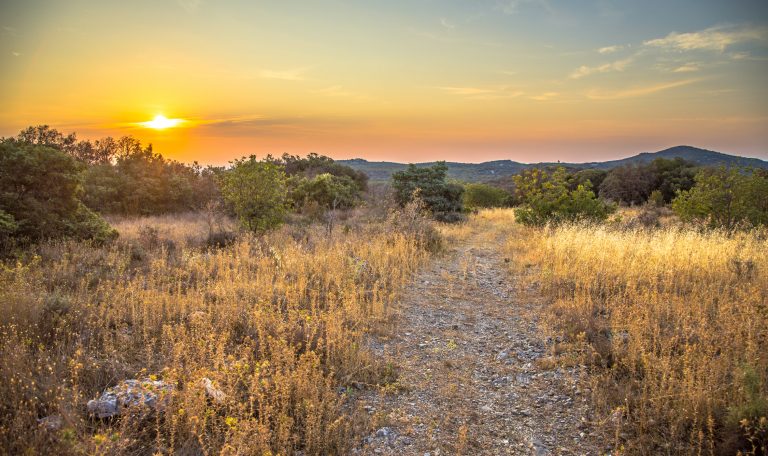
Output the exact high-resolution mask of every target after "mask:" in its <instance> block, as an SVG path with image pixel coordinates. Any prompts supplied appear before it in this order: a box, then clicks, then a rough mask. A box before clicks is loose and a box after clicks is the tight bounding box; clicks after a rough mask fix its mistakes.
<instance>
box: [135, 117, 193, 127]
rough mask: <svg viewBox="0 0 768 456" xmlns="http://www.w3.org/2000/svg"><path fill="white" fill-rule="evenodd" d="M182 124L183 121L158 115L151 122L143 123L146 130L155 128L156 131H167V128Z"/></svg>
mask: <svg viewBox="0 0 768 456" xmlns="http://www.w3.org/2000/svg"><path fill="white" fill-rule="evenodd" d="M182 122H183V120H182V119H169V118H167V117H165V116H164V115H162V114H158V115H156V116H155V118H154V119H152V120H150V121H147V122H141V125H142V126H144V127H146V128H153V129H155V130H165V129H167V128H173V127H176V126H178V125H179V124H180V123H182Z"/></svg>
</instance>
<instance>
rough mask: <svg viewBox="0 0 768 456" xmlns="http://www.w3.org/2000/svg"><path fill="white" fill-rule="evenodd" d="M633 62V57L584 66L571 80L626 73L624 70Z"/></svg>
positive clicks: (573, 74)
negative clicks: (618, 72)
mask: <svg viewBox="0 0 768 456" xmlns="http://www.w3.org/2000/svg"><path fill="white" fill-rule="evenodd" d="M633 60H634V58H633V57H627V58H626V59H621V60H616V61H615V62H610V63H604V64H602V65H597V66H587V65H582V66H580V67H579V68H577V69H576V71H574V72H573V73H571V75H570V78H571V79H580V78H583V77H584V76H589V75H592V74H599V73H608V72H611V71H624V69H625V68H626V67H627V66H629V65H630V64H631V63H632V61H633Z"/></svg>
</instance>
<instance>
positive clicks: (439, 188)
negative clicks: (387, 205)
mask: <svg viewBox="0 0 768 456" xmlns="http://www.w3.org/2000/svg"><path fill="white" fill-rule="evenodd" d="M447 176H448V166H447V165H446V164H445V162H438V163H437V164H435V165H433V166H429V167H417V166H416V165H413V164H411V165H408V168H407V169H405V170H403V171H399V172H396V173H394V174H393V175H392V186H393V188H394V190H395V201H397V203H398V204H399V205H400V206H403V207H405V205H406V204H408V203H410V202H411V201H413V199H414V198H415V197H418V198H419V199H421V200H422V201H423V202H424V205H425V207H426V208H427V209H428V210H429V211H430V212H431V213H432V214H433V216H434V217H435V218H437V219H439V220H446V221H448V220H452V219H454V218H455V214H457V213H459V212H461V210H462V205H461V195H462V193H463V192H464V188H463V187H462V186H461V185H459V184H454V183H449V182H448V181H447Z"/></svg>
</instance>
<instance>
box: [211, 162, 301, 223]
mask: <svg viewBox="0 0 768 456" xmlns="http://www.w3.org/2000/svg"><path fill="white" fill-rule="evenodd" d="M231 163H232V167H231V169H229V170H227V171H225V172H223V173H221V175H220V183H219V185H220V188H221V194H222V196H223V197H224V200H225V201H226V202H227V203H228V204H229V205H230V207H231V208H232V210H233V211H234V213H235V215H237V217H238V219H239V220H240V223H241V224H242V225H243V226H244V227H245V228H247V229H249V230H251V231H265V230H268V229H271V228H274V227H276V226H278V225H280V224H281V223H282V222H283V219H284V217H285V213H286V208H287V189H286V176H285V172H284V171H283V168H282V167H281V166H279V165H277V164H275V163H272V162H269V161H258V160H256V156H254V155H251V156H250V157H248V158H245V157H243V158H241V159H238V160H234V161H233V162H231Z"/></svg>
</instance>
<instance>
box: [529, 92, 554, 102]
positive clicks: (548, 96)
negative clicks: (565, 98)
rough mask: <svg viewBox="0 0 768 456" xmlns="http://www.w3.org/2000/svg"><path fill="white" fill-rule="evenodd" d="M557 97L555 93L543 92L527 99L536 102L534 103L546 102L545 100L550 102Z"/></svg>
mask: <svg viewBox="0 0 768 456" xmlns="http://www.w3.org/2000/svg"><path fill="white" fill-rule="evenodd" d="M558 95H560V94H559V93H557V92H544V93H542V94H539V95H534V96H532V97H529V98H530V99H531V100H536V101H547V100H551V99H553V98H556V97H557V96H558Z"/></svg>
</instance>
